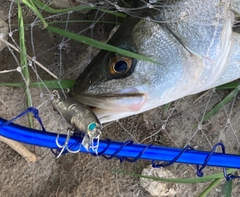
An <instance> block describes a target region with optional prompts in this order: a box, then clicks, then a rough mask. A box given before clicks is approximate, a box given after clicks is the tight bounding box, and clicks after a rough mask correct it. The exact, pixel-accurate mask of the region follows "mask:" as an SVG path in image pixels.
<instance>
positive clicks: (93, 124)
mask: <svg viewBox="0 0 240 197" xmlns="http://www.w3.org/2000/svg"><path fill="white" fill-rule="evenodd" d="M96 127H97V124H96V123H95V122H92V123H90V124H89V125H88V130H90V131H92V130H93V129H95V128H96Z"/></svg>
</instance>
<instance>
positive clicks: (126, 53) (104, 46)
mask: <svg viewBox="0 0 240 197" xmlns="http://www.w3.org/2000/svg"><path fill="white" fill-rule="evenodd" d="M47 30H49V31H51V32H54V33H57V34H60V35H62V36H65V37H67V38H70V39H72V40H76V41H78V42H82V43H84V44H87V45H90V46H93V47H96V48H99V49H103V50H106V51H111V52H115V53H118V54H121V55H124V56H127V57H132V58H135V59H140V60H145V61H150V62H154V61H153V60H152V59H150V58H148V57H145V56H142V55H139V54H136V53H133V52H130V51H127V50H124V49H121V48H118V47H115V46H112V45H109V44H106V43H103V42H100V41H97V40H94V39H91V38H88V37H85V36H81V35H78V34H75V33H72V32H69V31H65V30H63V29H59V28H56V27H53V26H48V27H47ZM155 63H156V62H155Z"/></svg>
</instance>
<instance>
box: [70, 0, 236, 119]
mask: <svg viewBox="0 0 240 197" xmlns="http://www.w3.org/2000/svg"><path fill="white" fill-rule="evenodd" d="M206 2H208V1H206ZM206 2H203V3H205V4H206ZM204 6H205V5H204ZM179 7H180V6H178V7H177V8H179ZM215 15H216V13H213V16H214V17H215ZM155 18H156V19H158V18H164V16H161V17H159V16H158V17H155ZM227 20H228V18H227V17H226V20H223V21H222V24H221V25H219V26H218V27H216V26H214V28H212V29H211V26H210V27H209V26H206V27H204V28H203V30H204V31H202V30H201V31H196V26H194V25H192V24H188V23H186V22H184V21H182V23H176V22H172V23H169V24H167V25H166V24H164V23H158V22H156V21H153V20H149V19H148V18H144V19H138V18H129V19H127V20H126V21H125V22H123V24H122V25H121V26H120V27H119V29H118V30H117V32H116V33H115V34H114V35H113V37H112V38H111V39H110V40H109V42H108V44H110V45H114V46H117V47H119V48H122V49H125V50H128V51H131V52H134V53H137V54H140V55H143V56H145V57H148V58H151V60H152V61H145V60H139V59H134V58H130V57H126V56H123V55H120V54H118V53H115V52H109V51H105V50H101V51H100V52H99V54H98V55H97V56H96V57H95V58H94V59H93V60H92V62H91V63H90V64H89V65H88V66H87V68H86V69H85V70H84V71H83V72H82V73H81V74H80V75H79V77H78V78H77V80H76V82H75V85H74V87H73V89H72V90H71V92H70V95H71V97H73V98H74V99H76V100H78V101H79V102H81V103H83V104H85V105H88V106H91V107H92V109H93V111H94V112H95V114H96V115H97V117H98V118H99V119H100V121H101V122H102V123H104V122H109V121H113V120H117V119H120V118H123V117H127V116H131V115H134V114H139V113H141V112H144V111H147V110H149V109H152V108H155V107H158V106H160V105H163V104H166V103H168V102H171V101H174V100H176V99H179V98H182V97H184V96H186V95H190V94H193V93H197V92H200V91H203V90H205V89H208V88H210V87H212V86H213V84H214V81H215V80H216V79H217V78H219V77H220V76H221V74H222V72H224V69H225V66H226V63H225V60H226V59H227V55H228V52H227V51H226V50H223V49H225V48H227V47H228V46H229V45H230V44H229V43H230V41H229V40H230V39H229V37H230V36H231V28H232V26H231V22H229V23H227V22H228V21H227ZM229 21H230V19H229ZM184 28H185V29H184ZM209 29H210V30H209ZM223 34H224V35H226V36H225V37H223ZM196 42H198V43H196ZM198 45H199V46H198ZM196 46H198V47H196ZM213 79H214V80H213Z"/></svg>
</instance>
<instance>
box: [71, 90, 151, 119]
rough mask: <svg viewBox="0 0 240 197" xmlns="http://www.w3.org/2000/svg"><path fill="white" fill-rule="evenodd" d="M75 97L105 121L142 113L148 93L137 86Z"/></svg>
mask: <svg viewBox="0 0 240 197" xmlns="http://www.w3.org/2000/svg"><path fill="white" fill-rule="evenodd" d="M73 98H74V99H75V100H77V101H79V102H81V103H83V104H85V105H87V106H89V107H90V108H91V109H92V110H93V112H94V113H95V114H96V116H97V117H98V119H99V120H100V121H101V123H104V122H109V121H113V120H117V119H120V118H123V117H125V116H128V115H133V114H137V113H140V111H141V109H142V108H143V106H144V104H145V103H146V100H147V94H146V93H142V92H140V91H139V90H138V89H137V88H126V89H123V90H120V91H116V92H113V93H105V94H80V95H74V96H73Z"/></svg>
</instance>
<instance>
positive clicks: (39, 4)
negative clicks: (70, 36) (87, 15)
mask: <svg viewBox="0 0 240 197" xmlns="http://www.w3.org/2000/svg"><path fill="white" fill-rule="evenodd" d="M33 3H34V4H35V5H36V6H37V7H39V8H40V9H42V10H44V11H45V12H48V13H51V14H60V13H67V12H70V11H80V10H93V9H98V10H101V11H103V12H106V13H109V14H112V15H115V16H118V17H121V18H126V14H123V13H119V12H116V11H109V10H106V9H102V8H96V7H94V6H90V5H80V6H76V7H72V8H64V9H54V8H51V7H49V6H47V5H46V4H44V3H43V2H41V1H39V0H33Z"/></svg>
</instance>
